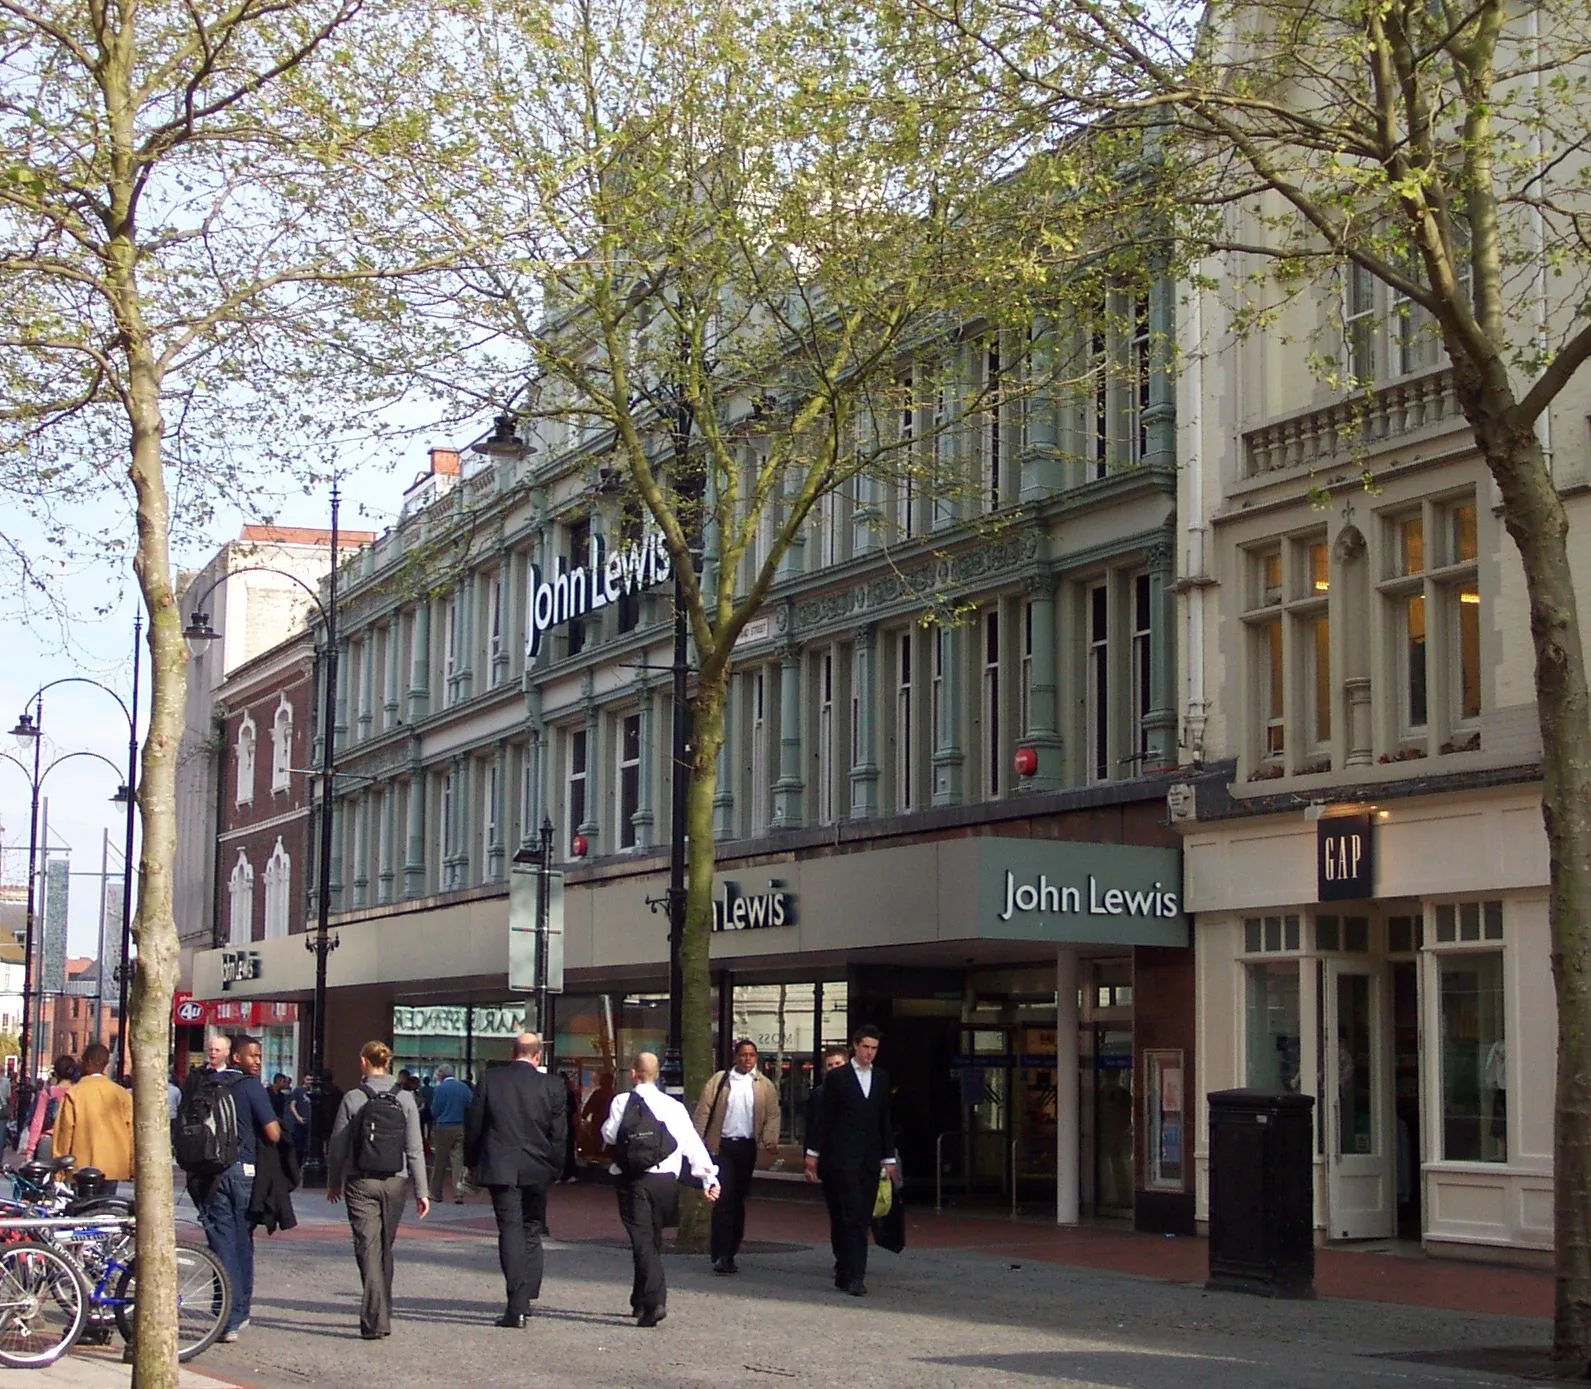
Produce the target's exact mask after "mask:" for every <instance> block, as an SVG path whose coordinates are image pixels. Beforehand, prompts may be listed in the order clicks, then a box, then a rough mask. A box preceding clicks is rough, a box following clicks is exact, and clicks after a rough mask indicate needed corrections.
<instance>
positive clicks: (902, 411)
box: [891, 366, 918, 540]
mask: <svg viewBox="0 0 1591 1389" xmlns="http://www.w3.org/2000/svg"><path fill="white" fill-rule="evenodd" d="M917 387H918V382H917V369H916V367H914V366H908V367H906V368H905V369H904V370H903V371H902V372H901V373H900V375H899V376H897V377H896V379H895V389H896V394H897V397H898V400H897V416H898V422H897V432H896V436H895V437H896V444H897V448H896V450H895V472H896V477H895V485H894V487H893V488H892V489H891V509H892V511H893V513H894V515H893V520H894V523H895V534H896V536H897V537H898V538H899V539H901V540H909V539H911V537H912V536H914V535H915V534H916V533H917V467H918V439H917Z"/></svg>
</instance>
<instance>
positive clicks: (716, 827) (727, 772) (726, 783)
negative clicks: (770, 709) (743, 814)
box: [713, 675, 745, 839]
mask: <svg viewBox="0 0 1591 1389" xmlns="http://www.w3.org/2000/svg"><path fill="white" fill-rule="evenodd" d="M744 689H745V683H744V680H743V678H742V677H741V676H739V675H731V676H730V677H729V691H728V693H727V694H726V695H725V696H724V744H723V746H722V747H721V748H720V749H719V750H718V776H717V781H716V783H715V785H714V787H713V836H714V838H716V839H733V838H735V768H736V765H737V758H736V753H737V752H738V749H737V747H736V745H735V730H736V721H735V710H736V705H737V702H738V701H739V700H740V699H741V698H742V697H743V695H742V692H743V690H744Z"/></svg>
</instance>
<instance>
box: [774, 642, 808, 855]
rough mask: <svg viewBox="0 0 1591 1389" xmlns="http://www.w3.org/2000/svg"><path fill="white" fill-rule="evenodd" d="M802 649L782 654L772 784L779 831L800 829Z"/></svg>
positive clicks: (785, 649)
mask: <svg viewBox="0 0 1591 1389" xmlns="http://www.w3.org/2000/svg"><path fill="white" fill-rule="evenodd" d="M805 789H806V782H805V781H804V780H803V778H802V776H801V648H800V647H798V646H793V645H792V646H784V647H781V648H780V651H779V779H778V780H777V781H775V782H774V784H773V824H772V826H771V828H773V829H776V830H790V829H799V828H800V826H801V793H802V791H804V790H805Z"/></svg>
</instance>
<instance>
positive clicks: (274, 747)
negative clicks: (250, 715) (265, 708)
mask: <svg viewBox="0 0 1591 1389" xmlns="http://www.w3.org/2000/svg"><path fill="white" fill-rule="evenodd" d="M292 784H293V706H292V705H291V704H289V703H288V701H287V696H286V695H285V694H283V695H278V696H277V700H276V714H275V716H274V717H273V718H272V719H271V790H272V791H286V790H287V789H288V787H290V786H291V785H292Z"/></svg>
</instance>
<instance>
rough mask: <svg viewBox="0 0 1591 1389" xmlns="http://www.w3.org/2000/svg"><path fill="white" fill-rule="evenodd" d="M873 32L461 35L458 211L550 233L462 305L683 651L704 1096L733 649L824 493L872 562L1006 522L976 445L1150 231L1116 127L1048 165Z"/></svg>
mask: <svg viewBox="0 0 1591 1389" xmlns="http://www.w3.org/2000/svg"><path fill="white" fill-rule="evenodd" d="M883 38H884V35H883V34H882V33H881V32H879V31H878V30H877V29H876V26H875V25H874V22H873V19H872V16H871V14H870V12H867V11H865V10H864V11H853V10H852V9H850V8H848V7H845V6H834V5H827V4H810V5H808V4H798V5H795V6H770V7H762V6H759V5H756V4H753V5H751V6H749V7H747V6H735V7H729V6H723V5H720V4H716V3H700V2H699V0H652V3H647V4H642V5H627V4H607V3H596V2H595V0H586V2H585V3H579V4H570V5H545V6H543V5H537V4H520V5H505V6H503V7H501V8H499V9H497V10H495V11H493V12H492V13H491V14H490V15H489V16H487V18H486V20H485V22H484V24H483V28H482V31H481V33H480V35H479V36H478V38H477V39H476V40H475V41H474V42H473V44H472V47H473V48H474V49H475V50H476V51H477V52H480V53H481V54H482V55H483V60H482V67H481V70H480V72H479V74H478V75H477V82H476V90H477V93H478V95H479V102H478V105H477V107H476V109H475V110H474V111H472V112H471V123H472V129H473V130H474V131H475V132H476V134H477V137H478V138H479V139H480V140H481V141H482V146H483V153H482V155H481V159H482V163H483V167H485V168H487V169H490V170H491V171H492V177H491V179H490V182H489V183H488V182H485V181H484V180H483V183H482V186H483V188H484V191H485V196H484V197H481V196H472V195H471V193H470V192H469V191H468V190H465V189H459V190H456V197H455V199H454V200H453V201H452V202H451V204H450V208H451V210H452V212H453V215H455V216H456V217H457V218H458V219H459V221H460V225H461V227H464V228H468V229H469V230H470V231H471V233H472V234H476V235H478V234H479V233H478V229H479V228H480V227H483V226H485V225H488V224H490V223H491V222H492V221H493V219H494V218H498V217H505V216H506V217H507V218H509V219H510V220H512V221H514V222H517V223H522V224H523V225H525V226H527V227H531V228H534V230H533V231H532V232H531V233H530V234H528V235H526V236H523V237H512V236H511V237H505V238H504V239H503V244H502V254H501V255H500V256H499V257H498V258H497V259H496V260H491V259H489V258H482V259H481V260H480V261H479V262H478V263H477V264H476V265H475V266H474V267H472V270H471V272H470V273H469V274H468V275H467V276H464V277H461V278H460V279H459V280H457V281H456V282H455V285H454V289H453V292H452V294H451V295H450V297H449V302H450V304H452V305H454V306H455V307H457V308H458V311H459V312H462V313H463V314H465V315H466V316H468V317H469V318H470V319H471V321H473V322H476V323H478V324H479V325H480V330H481V335H482V337H483V338H485V337H488V336H490V337H494V338H495V339H496V340H497V344H498V346H499V348H500V350H501V351H502V353H503V358H504V361H505V364H506V370H508V371H510V372H512V371H516V370H517V371H521V372H525V366H524V361H523V354H524V353H525V352H526V351H528V354H529V356H530V358H531V362H530V368H529V371H528V372H526V373H525V374H528V375H530V376H531V378H532V380H531V383H530V385H529V386H528V387H526V388H525V389H524V390H523V391H522V392H520V393H518V394H517V395H516V399H515V404H514V413H515V414H516V415H517V416H518V417H519V421H520V422H521V423H525V422H529V423H531V424H533V425H535V426H536V427H537V428H539V429H540V431H541V433H542V434H543V435H545V436H547V437H548V438H550V439H554V440H555V447H554V452H564V451H568V450H574V449H579V450H584V452H585V455H586V457H587V458H588V459H589V463H590V478H591V480H593V481H595V480H596V479H597V478H598V477H599V476H601V474H599V473H598V469H599V468H600V469H601V470H602V473H605V474H609V475H610V477H609V481H610V483H611V481H612V480H613V475H616V477H617V478H618V479H622V483H623V490H624V491H625V492H626V493H628V494H629V503H630V506H631V514H632V516H634V517H636V518H639V517H641V516H644V517H645V518H647V519H649V521H650V522H651V524H653V525H654V526H655V527H656V528H657V529H658V530H659V531H660V532H661V534H662V536H663V538H664V541H665V542H666V545H667V549H668V553H669V556H670V559H671V562H672V567H673V569H674V571H675V572H676V574H677V575H678V588H679V601H680V603H682V605H683V609H684V613H685V616H686V619H687V622H688V626H689V636H690V643H691V645H692V647H693V648H694V682H693V685H692V687H691V691H690V694H689V712H690V730H691V742H690V764H689V785H688V804H687V809H686V814H685V823H686V826H687V829H688V834H689V863H688V886H687V906H686V922H685V928H684V937H683V949H682V952H681V954H682V965H683V977H684V1018H685V1021H684V1036H683V1039H682V1043H683V1053H684V1066H685V1077H686V1084H687V1087H688V1088H689V1087H691V1086H693V1085H696V1084H700V1083H701V1082H702V1081H703V1079H704V1078H705V1077H706V1076H707V1075H708V1074H709V1073H710V1071H711V1069H712V1058H711V1054H710V1046H711V1042H710V1037H711V1019H712V1016H713V1008H712V1004H711V999H710V994H709V982H710V981H709V972H708V946H709V940H710V932H711V928H712V892H713V873H714V862H715V846H714V826H713V798H714V792H715V787H716V783H717V769H718V761H719V758H720V755H721V753H722V750H723V743H724V714H725V701H726V697H727V694H728V689H729V679H730V673H731V669H732V665H733V659H734V648H735V643H736V640H737V638H739V636H740V635H741V633H742V632H743V631H744V630H745V627H746V623H747V622H748V620H749V619H750V618H751V617H752V616H753V614H755V613H756V612H757V611H758V609H759V608H760V607H761V605H762V604H763V602H764V600H765V598H766V597H767V596H768V595H769V593H770V592H771V591H773V590H774V587H775V585H776V583H777V582H778V581H779V579H780V578H781V576H782V575H783V574H784V573H785V572H786V566H787V563H788V557H789V555H790V554H791V551H792V548H793V547H794V546H796V545H797V544H798V543H799V542H800V541H801V539H802V538H803V536H804V534H805V532H806V530H807V528H808V526H809V524H810V522H811V519H812V518H813V516H814V513H815V512H816V511H818V510H819V509H820V508H821V507H822V506H823V505H824V504H825V502H826V500H827V499H830V498H834V497H837V496H839V497H844V498H845V499H846V502H847V505H848V506H849V507H851V508H854V512H853V514H854V515H856V516H857V518H858V519H859V520H863V521H865V522H866V523H867V524H868V525H869V526H870V527H871V529H872V532H873V536H874V543H875V544H876V545H877V547H878V548H879V550H880V552H883V553H890V552H892V551H893V550H894V549H896V548H898V547H902V546H905V547H908V548H912V547H917V546H921V545H922V544H924V543H925V542H924V539H923V536H924V535H927V536H929V542H928V543H933V541H934V540H935V539H939V540H943V539H947V538H949V537H953V536H954V537H962V538H964V537H965V535H966V534H967V531H968V528H970V527H973V526H990V527H993V526H998V525H1000V524H1002V523H1003V521H1004V520H1005V519H1008V518H1010V517H1012V516H1015V515H1017V514H1019V508H1017V507H1015V506H1013V499H1011V498H1009V497H1006V498H1003V499H999V500H995V499H992V498H989V497H988V496H987V495H986V492H985V491H983V490H980V489H979V488H978V486H977V485H976V483H975V482H974V481H973V475H974V473H975V471H976V470H975V469H974V468H973V467H972V464H971V459H972V454H973V449H974V444H973V435H974V433H975V431H974V429H973V422H974V421H975V420H976V419H978V418H979V417H980V415H981V414H982V413H983V412H987V411H989V410H993V409H997V408H1003V409H1008V410H1010V411H1011V412H1012V418H1015V417H1016V416H1017V415H1018V414H1019V413H1020V410H1021V408H1022V404H1023V401H1024V398H1025V397H1027V396H1029V395H1031V394H1032V393H1034V392H1037V391H1042V390H1047V389H1049V388H1050V387H1051V386H1052V385H1053V384H1054V382H1055V379H1056V377H1057V375H1058V374H1059V370H1058V368H1057V367H1056V366H1054V365H1053V362H1052V358H1054V357H1055V356H1056V355H1057V354H1055V353H1054V352H1053V350H1052V349H1053V343H1052V342H1051V340H1050V337H1049V333H1048V329H1047V327H1046V324H1047V323H1048V322H1049V321H1050V319H1051V318H1053V317H1054V316H1056V315H1059V314H1061V313H1063V312H1064V311H1065V309H1066V307H1067V306H1069V305H1070V306H1082V305H1087V306H1089V307H1090V308H1092V307H1093V306H1094V305H1095V303H1096V301H1097V300H1099V299H1100V298H1101V296H1102V295H1103V293H1104V291H1105V287H1107V286H1111V285H1116V284H1119V283H1122V282H1124V281H1128V280H1132V279H1134V278H1135V277H1138V276H1140V275H1141V274H1142V273H1143V270H1144V266H1145V264H1146V261H1147V248H1148V246H1149V242H1148V240H1144V241H1138V242H1133V243H1132V244H1128V242H1129V241H1130V240H1131V238H1124V239H1122V240H1120V241H1107V239H1106V238H1105V237H1104V236H1103V235H1102V234H1101V233H1100V231H1099V228H1100V227H1102V226H1104V225H1106V224H1107V222H1108V221H1109V220H1110V218H1109V217H1107V208H1108V210H1109V213H1110V216H1111V217H1114V219H1115V222H1114V225H1117V226H1122V227H1127V228H1131V227H1132V226H1133V225H1134V217H1135V216H1136V215H1137V211H1138V206H1139V204H1140V202H1141V201H1142V200H1141V199H1140V198H1139V197H1138V196H1137V195H1136V194H1135V192H1134V189H1133V186H1132V185H1131V184H1127V185H1125V186H1124V183H1123V181H1122V180H1121V178H1119V177H1116V176H1112V177H1109V178H1105V177H1102V176H1101V175H1100V173H1099V171H1100V170H1101V169H1110V170H1112V171H1113V172H1114V171H1115V170H1117V169H1118V168H1119V165H1120V162H1121V161H1122V159H1124V158H1126V157H1128V156H1129V155H1130V154H1132V153H1134V152H1135V148H1136V147H1134V148H1133V149H1131V150H1130V149H1128V148H1126V147H1124V146H1123V145H1122V144H1121V143H1119V142H1116V141H1114V140H1113V139H1111V138H1109V137H1108V135H1105V134H1102V135H1101V136H1100V137H1098V138H1097V139H1093V140H1090V141H1087V142H1079V143H1076V144H1074V145H1072V146H1070V147H1067V148H1063V149H1056V150H1050V151H1044V152H1038V151H1036V150H1035V149H1034V148H1032V147H1031V146H1029V145H1028V144H1026V143H1024V142H1023V141H1022V140H1021V139H1016V140H1012V139H1010V138H1008V137H1009V131H1008V129H1007V128H1006V126H1005V124H1004V122H1003V120H1001V121H996V122H991V123H988V124H986V125H980V123H979V120H978V118H977V115H976V112H975V111H974V110H973V109H972V108H971V104H970V102H965V103H964V102H963V101H962V100H960V97H962V96H970V95H972V94H971V93H970V92H969V91H965V90H963V91H962V92H960V93H955V92H954V91H953V89H954V88H955V86H956V80H955V78H954V75H953V74H952V75H942V74H937V73H935V74H932V75H931V76H932V79H933V81H934V83H936V84H937V87H936V88H935V89H930V87H929V86H928V85H927V81H928V77H929V74H925V73H924V72H922V71H919V70H918V69H917V68H916V67H915V66H914V62H913V59H912V57H911V55H909V54H907V55H905V56H903V57H900V58H891V57H887V56H886V47H885V45H884V43H883ZM952 95H954V96H955V97H956V99H953V100H941V99H940V98H942V97H948V96H952ZM1036 154H1040V155H1041V157H1035V155H1036ZM1107 200H1109V201H1107ZM991 363H994V364H997V365H991ZM903 416H907V417H909V418H910V425H909V426H906V427H903V425H902V420H903ZM544 442H545V441H544ZM912 496H915V497H917V498H922V497H930V498H932V502H933V506H934V508H935V520H934V522H933V524H932V526H930V525H927V524H924V525H923V526H922V529H921V530H920V531H919V532H917V533H915V534H912V533H909V532H907V533H903V531H902V530H901V528H900V526H899V525H898V524H897V523H896V521H895V520H892V519H891V518H892V516H895V517H898V516H899V515H900V514H901V513H900V499H901V498H902V497H912ZM941 596H942V595H936V594H933V593H926V594H924V595H923V600H924V606H925V611H928V610H930V609H932V608H933V607H934V606H935V604H936V601H937V599H938V598H939V597H941ZM677 774H678V772H676V775H677Z"/></svg>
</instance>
